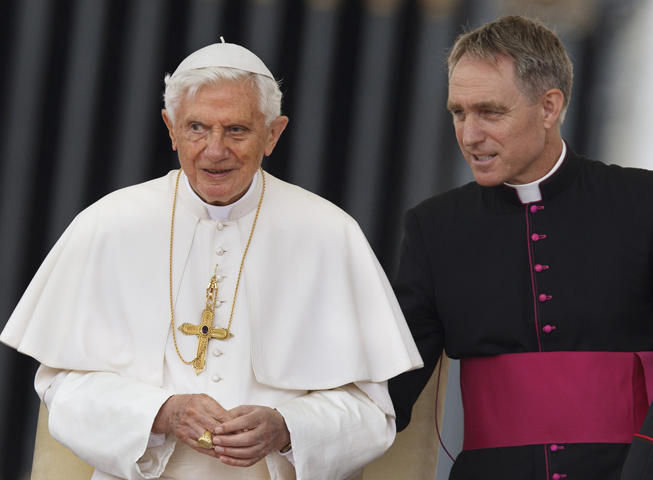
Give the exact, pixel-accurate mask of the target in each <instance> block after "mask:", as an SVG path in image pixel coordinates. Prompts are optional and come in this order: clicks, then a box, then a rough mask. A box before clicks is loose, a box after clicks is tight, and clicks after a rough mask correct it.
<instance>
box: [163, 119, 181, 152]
mask: <svg viewBox="0 0 653 480" xmlns="http://www.w3.org/2000/svg"><path fill="white" fill-rule="evenodd" d="M161 116H162V117H163V121H164V122H165V124H166V127H168V135H170V140H172V149H173V150H175V151H176V150H177V138H176V137H175V132H174V128H173V127H174V126H173V124H172V119H171V118H170V117H169V116H168V112H167V111H166V110H165V109H163V110H161Z"/></svg>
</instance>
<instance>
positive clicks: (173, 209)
mask: <svg viewBox="0 0 653 480" xmlns="http://www.w3.org/2000/svg"><path fill="white" fill-rule="evenodd" d="M260 170H261V177H262V178H263V191H261V198H260V200H259V201H258V207H256V215H255V216H254V224H253V225H252V231H251V232H249V238H248V239H247V246H246V247H245V252H244V253H243V258H242V260H241V261H240V269H239V270H238V279H237V280H236V291H235V292H234V300H233V302H232V303H231V314H230V315H229V325H227V336H228V334H229V330H230V329H231V322H232V321H233V319H234V308H235V307H236V296H237V295H238V286H239V285H240V276H241V274H242V273H243V265H244V264H245V257H246V256H247V252H248V251H249V244H250V243H251V242H252V236H254V229H255V228H256V222H257V220H258V214H259V212H260V211H261V205H262V204H263V196H264V195H265V172H264V171H263V169H262V168H261V169H260ZM180 176H181V169H179V173H177V180H176V181H175V197H174V198H173V200H172V220H171V221H170V262H169V268H168V272H169V275H168V277H169V284H170V319H171V320H170V323H171V325H172V340H173V341H174V342H175V350H177V355H179V359H180V360H181V361H182V362H184V363H185V364H186V365H191V364H192V363H193V362H194V361H195V360H196V359H197V356H196V357H195V358H194V359H193V360H191V361H190V362H187V361H186V360H184V357H182V356H181V353H180V352H179V346H178V345H177V337H176V335H175V309H174V305H173V302H172V238H173V234H174V230H175V209H176V206H177V188H178V187H179V177H180ZM216 269H217V265H216ZM213 276H214V277H215V274H214V275H213ZM207 300H208V299H207ZM214 302H215V299H214ZM207 305H208V303H207ZM214 305H215V303H214Z"/></svg>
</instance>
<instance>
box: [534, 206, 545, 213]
mask: <svg viewBox="0 0 653 480" xmlns="http://www.w3.org/2000/svg"><path fill="white" fill-rule="evenodd" d="M543 208H544V207H538V206H537V205H531V213H537V211H538V210H541V209H543Z"/></svg>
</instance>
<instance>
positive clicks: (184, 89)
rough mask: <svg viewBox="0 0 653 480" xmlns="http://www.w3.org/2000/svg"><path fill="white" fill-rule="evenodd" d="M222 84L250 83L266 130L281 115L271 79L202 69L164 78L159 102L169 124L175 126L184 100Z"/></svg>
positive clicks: (224, 69)
mask: <svg viewBox="0 0 653 480" xmlns="http://www.w3.org/2000/svg"><path fill="white" fill-rule="evenodd" d="M224 81H232V82H251V84H252V85H253V86H254V89H255V90H256V92H257V93H258V95H259V99H260V103H259V108H260V111H261V113H262V114H263V115H265V124H266V126H269V125H270V124H271V123H272V121H273V120H274V119H275V118H277V117H278V116H279V115H281V97H282V96H283V94H282V93H281V89H280V88H279V84H278V83H277V82H276V81H275V80H273V79H272V78H270V77H267V76H265V75H260V74H258V73H251V72H246V71H244V70H239V69H236V68H228V67H206V68H197V69H193V70H188V71H185V72H182V73H180V74H179V75H176V76H175V77H174V78H173V77H172V76H171V75H170V74H167V75H166V76H165V80H164V82H165V84H166V87H165V91H164V92H163V102H164V104H165V109H166V111H167V112H168V117H170V120H171V121H172V123H173V124H174V122H175V111H176V110H177V107H179V104H180V103H181V100H182V99H183V98H184V96H186V98H189V99H192V98H193V97H194V96H195V94H196V93H197V91H198V90H199V89H200V88H201V87H203V86H204V85H209V84H217V83H220V82H224Z"/></svg>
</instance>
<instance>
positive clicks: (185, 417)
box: [0, 41, 421, 480]
mask: <svg viewBox="0 0 653 480" xmlns="http://www.w3.org/2000/svg"><path fill="white" fill-rule="evenodd" d="M165 82H166V91H165V107H166V108H165V110H163V112H162V113H163V119H164V121H165V124H166V125H167V127H168V130H169V133H170V138H171V139H172V148H173V149H174V150H176V151H177V152H178V154H179V160H180V163H181V169H180V170H179V171H173V172H170V173H169V174H168V175H167V176H165V177H163V178H160V179H157V180H153V181H150V182H147V183H144V184H142V185H137V186H134V187H129V188H126V189H123V190H119V191H117V192H114V193H112V194H110V195H108V196H107V197H105V198H103V199H102V200H100V201H99V202H97V203H96V204H94V205H92V206H91V207H89V208H88V209H86V210H85V211H83V212H82V213H81V214H80V215H79V216H78V217H77V218H76V219H75V220H74V221H73V223H72V224H71V225H70V227H69V228H68V229H67V230H66V232H65V233H64V235H63V236H62V238H61V239H60V240H59V241H58V242H57V244H56V245H55V247H54V248H53V250H52V251H51V252H50V254H49V255H48V257H47V258H46V260H45V261H44V263H43V265H42V266H41V268H40V270H39V271H38V273H37V275H36V276H35V277H34V279H33V281H32V283H31V284H30V286H29V288H28V290H27V291H26V292H25V294H24V296H23V298H22V299H21V301H20V303H19V304H18V306H17V307H16V310H15V311H14V313H13V315H12V317H11V319H10V320H9V322H8V323H7V326H6V328H5V330H4V331H3V333H2V336H1V337H0V340H2V341H3V342H5V343H7V344H8V345H10V346H12V347H14V348H17V349H18V350H19V351H21V352H23V353H25V354H28V355H31V356H33V357H34V358H36V359H38V360H39V361H40V362H41V364H42V365H41V368H40V369H39V371H38V373H37V376H36V380H35V384H36V389H37V392H38V393H39V395H40V396H41V398H42V399H43V400H44V402H45V404H46V406H47V407H48V408H49V411H50V425H49V426H50V431H51V434H52V436H53V437H54V438H55V439H56V440H58V441H59V442H60V443H62V444H64V445H65V446H67V447H68V448H70V449H71V450H72V451H73V452H74V453H75V454H76V455H77V456H79V457H80V458H81V459H83V460H84V461H86V462H87V463H89V464H90V465H92V466H94V467H95V468H96V471H95V473H94V476H93V479H94V480H100V479H115V478H126V479H143V478H147V479H149V478H168V479H193V480H197V479H202V480H210V479H215V480H230V479H268V478H272V479H284V480H285V479H293V478H298V479H309V478H310V479H325V480H326V479H329V480H333V479H347V478H353V477H355V476H356V475H357V474H358V473H359V472H360V470H361V469H362V467H363V466H364V465H365V464H366V463H368V462H370V461H371V460H373V459H374V458H376V457H378V456H380V455H381V454H382V453H383V452H384V451H385V450H386V449H387V448H388V446H389V445H390V444H391V443H392V441H393V439H394V435H395V425H394V410H393V407H392V403H391V402H390V399H389V396H388V392H387V385H386V380H387V379H388V378H390V377H392V376H395V375H397V374H399V373H400V372H402V371H405V370H408V369H411V368H416V367H419V366H421V359H420V358H419V354H418V353H417V350H416V348H415V346H414V343H413V341H412V338H411V336H410V333H409V331H408V329H407V327H406V324H405V321H404V319H403V316H402V314H401V312H400V310H399V308H398V305H397V302H396V300H395V297H394V295H393V293H392V290H391V289H390V287H389V284H388V282H387V279H386V277H385V275H384V273H383V271H382V270H381V268H380V266H379V264H378V262H377V260H376V258H375V257H374V254H373V253H372V251H371V249H370V248H369V245H368V244H367V242H366V240H365V238H364V236H363V234H362V233H361V231H360V229H359V228H358V226H357V225H356V223H355V222H354V221H353V220H352V219H351V218H350V217H349V216H347V215H346V214H345V213H344V212H342V211H341V210H339V209H338V208H337V207H335V206H334V205H332V204H330V203H329V202H327V201H325V200H323V199H321V198H319V197H317V196H315V195H313V194H311V193H309V192H306V191H304V190H302V189H300V188H298V187H295V186H292V185H289V184H287V183H284V182H282V181H280V180H277V179H275V178H274V177H272V176H271V175H269V174H266V173H265V172H263V170H262V169H261V168H260V165H261V161H262V159H263V156H264V155H269V154H270V153H271V152H272V150H273V149H274V147H275V145H276V143H277V141H278V139H279V137H280V135H281V133H282V132H283V131H284V129H285V128H286V125H287V124H288V118H287V117H285V116H281V115H280V104H281V92H280V90H279V87H278V85H277V83H276V81H275V80H274V77H273V76H272V74H271V73H270V72H269V70H268V69H267V68H266V67H265V65H264V64H263V63H262V62H261V61H260V59H258V57H256V56H255V55H254V54H252V53H251V52H249V51H248V50H246V49H244V48H242V47H239V46H237V45H233V44H226V43H224V41H223V43H222V44H215V45H211V46H208V47H205V48H203V49H201V50H198V51H197V52H195V53H193V54H192V55H190V56H189V57H188V58H186V59H185V60H184V61H183V62H182V63H181V64H180V65H179V67H178V68H177V70H176V71H175V73H174V74H173V75H172V76H167V77H166V80H165ZM307 161H309V160H308V159H307ZM207 283H208V287H207ZM263 459H265V461H264V462H262V461H260V460H263Z"/></svg>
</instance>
